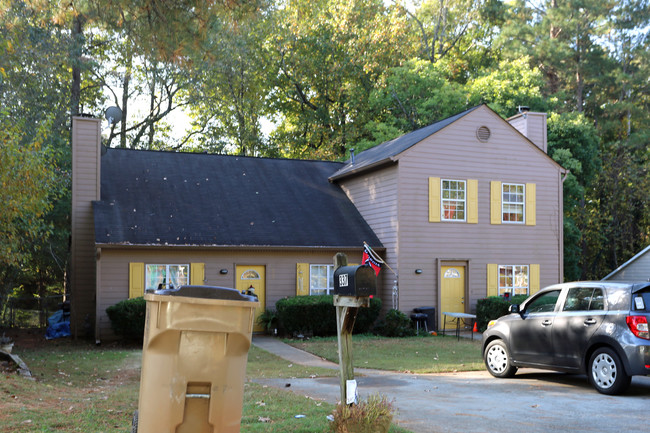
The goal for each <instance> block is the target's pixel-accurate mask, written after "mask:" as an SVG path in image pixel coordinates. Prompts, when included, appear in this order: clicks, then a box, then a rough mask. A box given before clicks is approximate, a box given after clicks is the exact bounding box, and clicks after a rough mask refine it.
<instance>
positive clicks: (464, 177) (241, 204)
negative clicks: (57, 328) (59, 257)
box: [71, 105, 565, 340]
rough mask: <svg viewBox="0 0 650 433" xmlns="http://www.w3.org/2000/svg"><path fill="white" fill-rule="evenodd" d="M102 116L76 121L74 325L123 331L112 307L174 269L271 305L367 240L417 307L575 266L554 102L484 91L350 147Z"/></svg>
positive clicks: (165, 279)
mask: <svg viewBox="0 0 650 433" xmlns="http://www.w3.org/2000/svg"><path fill="white" fill-rule="evenodd" d="M100 127H101V125H100V121H99V120H98V119H92V118H75V119H74V121H73V191H72V195H73V205H72V260H71V301H72V328H73V333H74V335H84V334H89V335H94V336H95V338H96V339H97V340H99V339H110V338H112V337H113V335H112V332H111V330H110V323H109V321H108V318H107V316H106V313H105V310H106V308H107V307H108V306H110V305H113V304H115V303H116V302H118V301H120V300H122V299H126V298H128V297H135V296H141V295H142V293H143V292H144V290H145V289H149V288H157V287H160V286H161V285H162V286H166V287H169V286H178V285H182V284H209V285H218V286H227V287H235V288H237V289H239V290H247V289H251V288H252V289H253V290H254V291H255V293H256V294H257V295H258V296H259V298H260V302H261V305H262V307H261V308H262V309H264V308H274V305H275V302H276V301H277V300H278V299H280V298H283V297H286V296H292V295H296V294H297V295H314V294H322V293H330V292H331V291H332V289H333V287H332V284H333V283H332V276H333V271H334V269H333V265H332V257H333V256H334V254H335V253H336V252H339V251H341V252H344V253H346V254H348V256H349V257H350V262H359V261H360V259H361V253H362V246H363V242H367V243H368V244H369V245H370V246H372V247H373V248H374V249H375V250H376V251H377V252H378V253H379V254H380V255H381V256H383V257H384V259H385V260H386V263H387V264H388V265H389V266H390V268H391V269H392V270H394V271H395V272H392V271H390V270H388V269H387V268H386V269H384V270H383V271H382V272H381V273H380V274H379V277H380V281H379V287H380V297H381V298H382V300H383V301H384V305H385V307H387V308H390V307H391V306H395V307H397V308H398V309H400V310H401V311H403V312H405V313H410V311H411V310H412V309H413V308H417V307H421V306H433V307H436V308H437V311H438V314H440V313H441V312H442V311H459V312H472V311H474V309H475V304H476V301H477V300H478V299H480V298H482V297H485V296H488V295H497V294H503V293H506V292H508V293H515V294H519V293H532V292H534V291H535V290H538V289H539V288H540V287H541V286H544V285H547V284H552V283H556V282H559V281H562V262H563V258H562V179H563V175H564V173H565V171H564V170H563V169H562V167H560V166H559V165H558V164H557V163H555V162H554V161H553V160H552V159H551V158H550V157H548V156H547V155H546V116H545V114H543V113H522V114H520V115H518V116H515V117H514V118H512V119H509V120H508V121H505V120H503V119H501V118H500V117H499V116H498V115H497V114H496V113H494V112H493V111H492V110H491V109H490V108H488V107H487V106H485V105H481V106H478V107H474V108H472V109H470V110H467V111H465V112H462V113H459V114H457V115H455V116H453V117H450V118H448V119H444V120H442V121H440V122H437V123H435V124H433V125H430V126H428V127H425V128H422V129H420V130H417V131H414V132H411V133H409V134H406V135H404V136H402V137H399V138H396V139H394V140H391V141H389V142H386V143H383V144H381V145H379V146H376V147H374V148H372V149H369V150H367V151H365V152H361V153H359V154H358V155H357V156H355V157H354V158H351V159H350V160H349V161H348V162H346V163H337V162H325V161H305V160H288V159H269V158H250V157H239V156H224V155H208V154H196V153H179V152H154V151H138V150H128V149H105V148H102V146H101V137H100ZM260 312H261V311H260ZM258 313H259V312H258Z"/></svg>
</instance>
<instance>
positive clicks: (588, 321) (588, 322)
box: [585, 319, 596, 326]
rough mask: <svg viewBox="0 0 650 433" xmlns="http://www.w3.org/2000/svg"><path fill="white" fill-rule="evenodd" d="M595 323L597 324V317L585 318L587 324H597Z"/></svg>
mask: <svg viewBox="0 0 650 433" xmlns="http://www.w3.org/2000/svg"><path fill="white" fill-rule="evenodd" d="M595 324H596V320H595V319H587V320H585V326H589V325H595Z"/></svg>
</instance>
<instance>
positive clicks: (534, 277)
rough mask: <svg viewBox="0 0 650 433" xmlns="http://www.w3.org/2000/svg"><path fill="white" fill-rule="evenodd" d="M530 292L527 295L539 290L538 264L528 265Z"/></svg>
mask: <svg viewBox="0 0 650 433" xmlns="http://www.w3.org/2000/svg"><path fill="white" fill-rule="evenodd" d="M529 284H530V293H529V295H532V294H533V293H537V292H539V289H540V287H539V265H530V281H529Z"/></svg>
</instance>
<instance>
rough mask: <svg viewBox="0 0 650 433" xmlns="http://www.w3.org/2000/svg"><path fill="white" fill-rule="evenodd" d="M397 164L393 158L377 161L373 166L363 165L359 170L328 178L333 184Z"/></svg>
mask: <svg viewBox="0 0 650 433" xmlns="http://www.w3.org/2000/svg"><path fill="white" fill-rule="evenodd" d="M395 163H397V161H396V160H394V159H393V158H386V159H382V160H381V161H377V162H375V163H372V164H368V165H363V166H361V167H359V168H356V169H352V170H348V171H346V172H344V173H341V174H339V175H337V176H331V177H329V178H328V180H329V181H330V183H333V182H334V181H337V180H340V179H344V178H346V177H352V176H356V175H359V174H362V173H364V172H366V171H370V170H374V169H376V168H380V167H383V166H385V165H390V164H395Z"/></svg>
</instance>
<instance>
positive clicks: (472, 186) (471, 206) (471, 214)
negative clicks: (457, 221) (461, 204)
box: [467, 179, 478, 224]
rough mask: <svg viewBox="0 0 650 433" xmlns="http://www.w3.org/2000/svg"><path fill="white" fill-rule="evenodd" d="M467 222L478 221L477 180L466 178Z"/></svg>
mask: <svg viewBox="0 0 650 433" xmlns="http://www.w3.org/2000/svg"><path fill="white" fill-rule="evenodd" d="M467 223H468V224H477V223H478V180H476V179H468V180H467Z"/></svg>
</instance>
